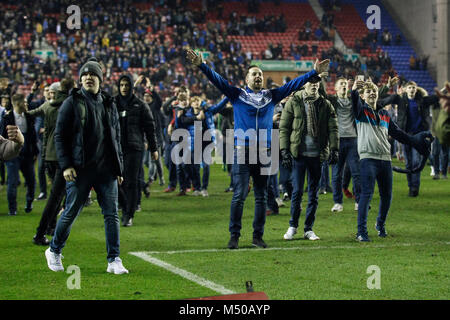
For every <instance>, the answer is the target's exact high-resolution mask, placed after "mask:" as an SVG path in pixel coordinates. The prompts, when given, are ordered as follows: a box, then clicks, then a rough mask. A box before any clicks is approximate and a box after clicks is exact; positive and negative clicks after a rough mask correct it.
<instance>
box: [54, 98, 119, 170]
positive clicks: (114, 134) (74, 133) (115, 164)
mask: <svg viewBox="0 0 450 320" xmlns="http://www.w3.org/2000/svg"><path fill="white" fill-rule="evenodd" d="M100 94H101V95H102V99H103V105H104V107H105V112H106V121H105V127H106V128H107V130H106V132H107V133H109V134H107V137H105V141H109V142H111V145H112V148H113V150H112V151H113V157H112V159H110V160H111V164H112V166H111V167H112V169H113V170H114V172H113V174H114V175H116V176H122V172H123V155H122V148H121V145H120V124H119V115H118V113H117V108H116V106H115V103H114V99H113V98H112V97H111V96H110V95H109V94H107V93H106V92H103V91H102V92H101V93H100ZM84 99H85V98H84V96H83V95H82V93H81V89H72V91H71V93H70V95H69V97H68V98H67V99H66V100H64V102H63V104H62V105H61V107H60V110H59V112H58V117H57V120H56V128H55V148H56V155H57V157H58V163H59V167H60V168H61V170H63V171H64V170H65V169H67V168H70V167H73V168H75V169H77V168H84V167H85V164H86V162H87V160H88V159H86V158H85V149H86V146H85V145H84V138H83V133H84V124H85V120H86V114H85V111H83V110H85V109H84V105H83V104H85V103H86V102H85V101H84Z"/></svg>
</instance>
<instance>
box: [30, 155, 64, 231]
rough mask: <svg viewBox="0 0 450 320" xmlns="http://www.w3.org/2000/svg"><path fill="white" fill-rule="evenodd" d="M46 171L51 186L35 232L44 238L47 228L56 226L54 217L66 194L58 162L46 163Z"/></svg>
mask: <svg viewBox="0 0 450 320" xmlns="http://www.w3.org/2000/svg"><path fill="white" fill-rule="evenodd" d="M46 169H47V174H48V176H49V177H50V179H51V180H52V181H53V184H52V189H51V191H50V196H49V197H48V201H47V204H46V205H45V208H44V211H43V212H42V216H41V221H40V222H39V226H38V228H37V231H36V235H37V236H38V237H42V236H44V235H45V232H46V231H47V228H48V227H54V226H55V225H56V216H57V215H58V212H59V210H60V209H61V203H62V201H63V199H64V196H65V194H66V180H65V179H64V176H63V171H62V170H61V169H60V167H59V165H58V162H57V161H47V162H46Z"/></svg>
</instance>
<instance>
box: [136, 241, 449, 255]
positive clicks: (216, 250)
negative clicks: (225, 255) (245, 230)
mask: <svg viewBox="0 0 450 320" xmlns="http://www.w3.org/2000/svg"><path fill="white" fill-rule="evenodd" d="M428 245H450V242H444V241H437V242H429V243H423V242H418V243H390V244H379V245H370V244H368V243H362V244H360V245H349V246H310V245H308V246H304V247H289V248H286V247H284V248H265V249H260V248H241V249H238V250H230V249H191V250H175V251H144V252H130V254H133V255H136V254H141V253H147V254H177V253H207V252H230V253H238V252H243V251H288V250H300V251H303V250H327V249H328V250H334V249H371V248H391V247H415V246H428Z"/></svg>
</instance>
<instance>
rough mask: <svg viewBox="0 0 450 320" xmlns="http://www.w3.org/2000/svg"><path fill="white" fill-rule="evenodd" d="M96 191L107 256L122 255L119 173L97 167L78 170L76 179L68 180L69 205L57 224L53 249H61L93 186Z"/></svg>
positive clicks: (53, 250) (111, 257)
mask: <svg viewBox="0 0 450 320" xmlns="http://www.w3.org/2000/svg"><path fill="white" fill-rule="evenodd" d="M92 187H93V188H94V190H95V192H96V193H97V200H98V204H99V205H100V207H101V208H102V214H103V219H104V224H105V237H106V251H107V259H108V261H109V262H112V261H113V260H114V258H115V257H118V256H119V253H120V251H119V247H120V240H119V215H118V212H117V206H118V205H117V193H118V191H117V190H118V189H117V177H113V176H112V175H111V174H108V173H105V172H102V173H99V172H98V171H97V170H95V169H84V170H78V171H77V179H76V181H75V182H66V205H65V209H64V212H63V213H62V214H61V217H60V218H59V220H58V223H57V224H56V229H55V236H54V237H53V239H52V241H51V243H50V249H51V251H52V252H55V253H61V250H62V249H63V248H64V246H65V244H66V241H67V238H68V237H69V233H70V229H71V228H72V224H73V222H74V221H75V219H76V217H77V216H78V214H79V213H80V212H81V210H82V209H83V206H84V204H85V203H86V199H87V197H88V195H89V191H90V190H91V188H92Z"/></svg>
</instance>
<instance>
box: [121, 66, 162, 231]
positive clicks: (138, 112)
mask: <svg viewBox="0 0 450 320" xmlns="http://www.w3.org/2000/svg"><path fill="white" fill-rule="evenodd" d="M118 86H119V94H118V95H117V96H116V97H115V98H114V101H115V102H116V105H117V111H118V113H119V119H120V128H121V133H122V136H121V141H120V142H121V146H122V150H123V154H124V176H123V177H124V185H123V186H122V187H121V188H122V189H123V193H124V194H125V196H124V197H125V201H124V202H123V205H122V210H123V211H122V212H123V215H122V225H123V226H126V227H129V226H132V224H133V218H134V213H135V212H136V208H137V204H138V199H139V193H140V192H141V190H140V185H139V173H140V170H141V167H142V159H143V156H144V151H145V143H147V144H148V148H149V149H150V152H151V154H152V159H153V160H157V159H158V142H157V140H156V134H155V120H154V119H153V115H152V112H151V111H150V108H149V107H148V105H147V104H146V103H144V102H143V101H142V100H140V99H139V98H138V97H136V95H135V94H134V93H133V81H132V78H131V77H130V76H129V75H124V76H121V77H120V78H119V81H118Z"/></svg>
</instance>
